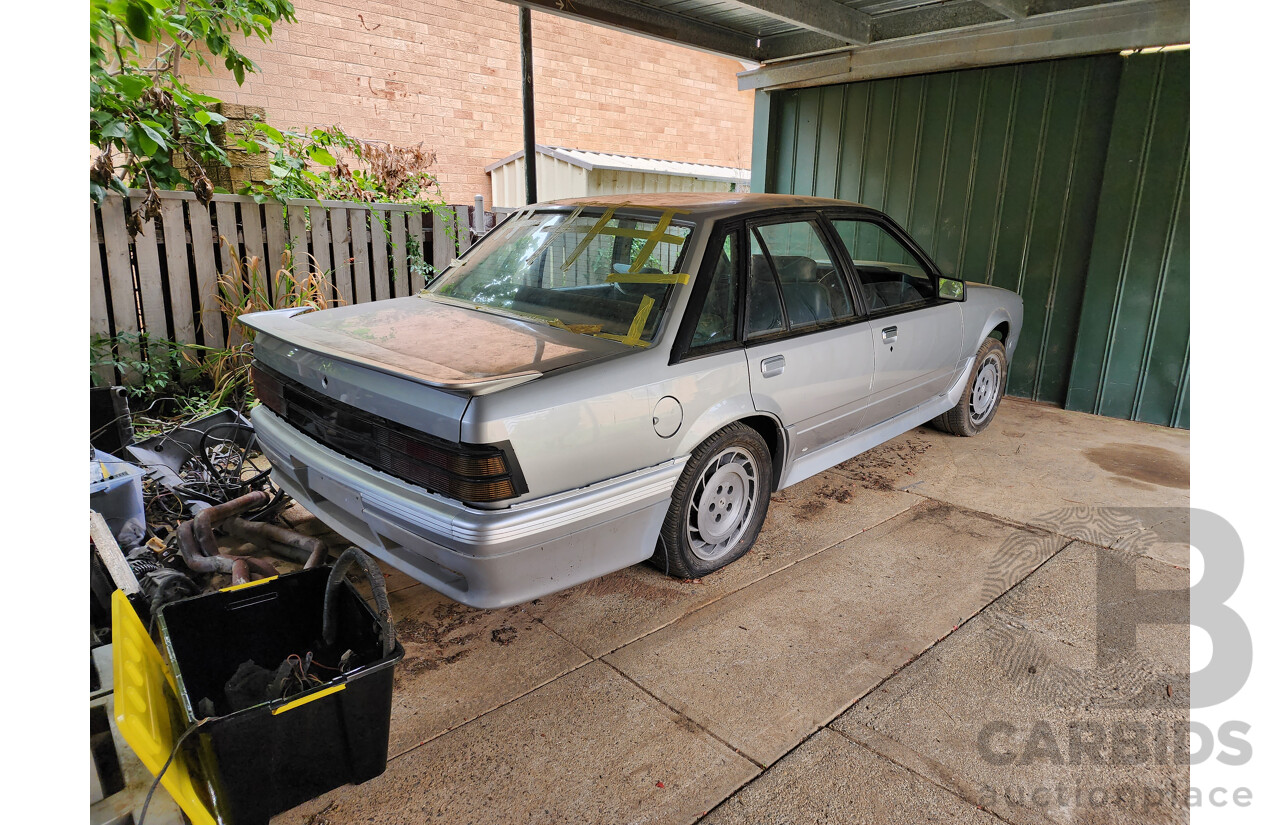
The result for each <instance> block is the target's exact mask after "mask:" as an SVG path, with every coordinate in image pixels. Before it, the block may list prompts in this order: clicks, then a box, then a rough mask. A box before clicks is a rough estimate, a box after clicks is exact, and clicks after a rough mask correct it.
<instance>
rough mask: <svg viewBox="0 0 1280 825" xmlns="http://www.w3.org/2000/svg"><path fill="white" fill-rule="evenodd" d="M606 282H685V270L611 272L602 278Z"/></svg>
mask: <svg viewBox="0 0 1280 825" xmlns="http://www.w3.org/2000/svg"><path fill="white" fill-rule="evenodd" d="M604 282H605V283H606V284H687V283H689V274H688V273H687V272H672V273H670V274H667V273H663V272H628V273H626V274H625V275H619V274H618V273H616V272H615V273H613V274H612V275H610V276H609V277H607V278H605V279H604Z"/></svg>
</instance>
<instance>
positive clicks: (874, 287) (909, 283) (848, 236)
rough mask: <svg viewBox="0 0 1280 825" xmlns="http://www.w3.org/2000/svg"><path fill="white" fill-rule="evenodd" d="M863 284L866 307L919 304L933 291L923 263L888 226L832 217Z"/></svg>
mask: <svg viewBox="0 0 1280 825" xmlns="http://www.w3.org/2000/svg"><path fill="white" fill-rule="evenodd" d="M832 223H833V224H835V227H836V233H837V234H838V235H839V236H840V240H841V242H843V243H844V247H845V249H847V250H848V252H849V257H850V258H851V259H852V260H853V266H854V268H855V269H856V270H857V272H858V280H859V281H860V282H861V284H862V297H863V300H865V301H866V303H867V309H869V310H870V311H872V312H875V311H876V310H880V309H893V308H894V307H900V306H909V305H911V304H920V303H924V302H926V301H929V300H932V299H933V297H934V296H935V294H936V290H935V287H934V284H933V278H931V277H930V276H929V272H928V270H927V269H925V266H924V263H923V262H922V261H921V260H920V259H919V258H917V257H916V256H915V255H914V254H913V253H912V252H911V250H909V249H907V248H906V247H905V246H903V245H902V243H901V242H900V241H898V239H897V238H895V237H893V235H891V234H890V233H889V231H888V230H887V229H885V228H884V227H883V226H880V225H879V224H876V223H872V222H871V221H859V220H839V219H836V220H833V221H832Z"/></svg>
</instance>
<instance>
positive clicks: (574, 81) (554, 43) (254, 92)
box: [188, 0, 752, 203]
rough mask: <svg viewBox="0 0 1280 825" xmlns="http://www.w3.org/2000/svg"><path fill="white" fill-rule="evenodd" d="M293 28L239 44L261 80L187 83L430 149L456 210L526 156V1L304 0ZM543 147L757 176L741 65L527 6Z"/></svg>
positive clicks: (216, 77)
mask: <svg viewBox="0 0 1280 825" xmlns="http://www.w3.org/2000/svg"><path fill="white" fill-rule="evenodd" d="M294 4H295V6H296V9H297V17H298V21H297V23H293V24H287V25H279V26H277V27H276V32H275V37H274V39H273V41H272V42H270V43H259V42H257V41H256V40H255V41H252V42H250V43H249V44H248V45H247V47H246V48H245V51H246V52H247V53H248V54H249V56H250V57H252V58H253V60H254V61H255V62H256V63H257V64H258V66H259V67H260V69H261V72H260V73H259V74H256V75H250V76H249V77H248V78H247V79H246V80H245V83H244V85H243V86H237V85H236V83H235V81H234V80H233V79H232V78H231V77H230V73H229V72H225V71H223V72H214V73H212V74H210V73H209V72H207V71H196V70H195V69H194V68H193V69H192V70H191V73H190V74H189V75H188V79H189V80H190V81H191V82H192V84H193V85H194V86H195V87H196V88H197V89H198V90H201V91H205V92H207V93H209V94H214V95H217V96H218V97H220V98H222V99H223V100H224V101H226V102H228V103H238V104H242V105H252V106H263V107H265V108H266V110H267V117H268V119H269V120H270V121H271V123H273V124H274V125H277V126H282V127H286V128H309V127H312V126H327V125H334V124H336V125H339V126H341V127H342V128H343V129H344V130H346V131H347V132H349V133H350V134H353V135H356V136H358V137H361V138H366V139H376V140H387V141H391V142H393V143H400V144H409V143H418V142H419V141H422V142H423V143H424V145H425V146H427V147H429V148H431V149H433V150H435V152H436V153H437V162H436V167H435V171H436V173H437V175H438V176H439V178H440V181H441V184H442V187H443V189H444V194H445V197H446V199H447V200H448V201H450V202H455V203H457V202H470V200H471V199H472V198H473V197H474V196H475V195H476V194H484V195H485V197H486V198H488V197H490V192H489V181H488V175H486V174H485V172H484V167H485V165H486V164H488V163H491V162H493V161H495V160H498V159H500V158H503V157H505V156H507V155H509V154H511V153H512V152H515V151H517V150H519V149H520V148H521V120H520V112H521V106H520V39H519V23H518V21H517V16H516V7H515V6H513V5H510V4H508V3H503V2H498V0H476V2H465V0H432V2H427V0H395V2H374V1H373V0H294ZM533 60H534V100H535V104H536V122H537V140H538V142H539V143H549V144H553V145H559V146H570V147H574V148H579V149H591V150H595V151H601V152H616V153H620V154H630V155H640V156H644V157H656V158H661V159H664V160H679V161H690V162H695V163H713V164H718V165H722V166H739V167H743V168H745V167H747V166H749V165H750V161H751V119H752V96H751V93H750V92H739V91H737V79H736V78H735V76H734V74H735V72H738V71H741V69H742V66H741V64H739V63H738V62H736V61H733V60H729V59H726V58H720V57H714V56H711V55H707V54H703V53H701V52H695V51H693V50H690V49H684V48H680V47H678V46H672V45H667V44H664V43H659V42H657V41H653V40H647V39H644V38H640V37H635V36H632V35H627V34H621V33H618V32H614V31H610V30H608V29H604V28H600V27H598V26H592V25H589V24H586V23H580V22H577V21H572V20H566V19H564V18H560V17H554V16H551V15H548V14H543V13H539V12H536V11H535V12H534V13H533Z"/></svg>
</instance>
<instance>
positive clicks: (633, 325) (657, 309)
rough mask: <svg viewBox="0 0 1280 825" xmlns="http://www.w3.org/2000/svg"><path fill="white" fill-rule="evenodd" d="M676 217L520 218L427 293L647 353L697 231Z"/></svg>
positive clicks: (633, 211) (553, 214)
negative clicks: (633, 347) (693, 231)
mask: <svg viewBox="0 0 1280 825" xmlns="http://www.w3.org/2000/svg"><path fill="white" fill-rule="evenodd" d="M678 214H679V213H678V211H677V210H665V211H664V210H657V209H637V208H632V207H625V208H623V207H591V206H582V207H576V208H573V209H571V210H563V209H562V210H556V211H552V210H539V211H531V212H525V213H520V214H517V215H516V216H514V217H512V218H510V219H508V220H507V221H506V222H504V223H503V224H502V225H501V226H500V227H498V228H497V229H495V230H494V231H492V232H490V233H489V234H488V235H486V236H485V238H484V239H483V240H482V241H481V242H480V243H479V244H477V245H476V247H475V248H473V249H472V250H471V251H470V252H469V253H468V254H467V255H466V257H465V258H463V259H462V260H460V261H455V262H454V263H453V265H452V266H450V267H449V268H448V269H446V270H445V271H444V273H443V274H442V275H441V276H440V278H439V279H438V280H436V282H435V283H433V284H431V286H429V287H428V288H427V290H426V294H427V296H428V297H432V298H436V299H443V300H447V301H451V302H459V303H464V304H466V305H468V306H472V307H475V308H477V309H481V310H489V311H494V312H498V313H500V314H511V315H517V316H522V317H526V318H529V319H531V320H535V321H539V322H542V323H546V324H550V325H552V326H557V327H561V328H563V329H568V330H570V331H572V332H576V333H581V334H584V335H595V336H599V337H602V338H610V339H613V340H617V341H622V342H623V343H626V344H631V345H633V346H647V345H648V344H649V343H650V342H652V341H653V337H654V335H656V334H657V330H658V327H659V324H660V323H661V321H662V315H663V313H664V312H665V311H666V308H667V305H668V303H669V299H670V297H671V292H672V290H673V289H674V287H675V286H676V285H677V284H684V283H688V281H689V277H688V275H685V274H683V273H682V272H681V270H680V265H681V261H682V259H683V256H684V250H685V247H686V245H687V243H686V242H687V241H688V239H689V235H690V233H691V232H692V227H691V226H690V225H688V224H686V223H680V222H677V221H676V216H677V215H678Z"/></svg>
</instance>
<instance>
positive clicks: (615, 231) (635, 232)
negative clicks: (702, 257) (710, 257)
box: [600, 226, 685, 246]
mask: <svg viewBox="0 0 1280 825" xmlns="http://www.w3.org/2000/svg"><path fill="white" fill-rule="evenodd" d="M600 234H601V235H616V236H618V237H619V238H637V239H640V240H648V239H649V238H650V237H651V236H652V235H653V230H648V231H646V230H644V229H627V228H626V227H625V226H610V227H606V228H604V229H601V230H600ZM658 240H660V241H662V242H663V243H670V244H675V245H676V246H679V245H680V244H682V243H684V242H685V238H683V237H681V236H680V235H663V236H662V237H661V238H659V239H658Z"/></svg>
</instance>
